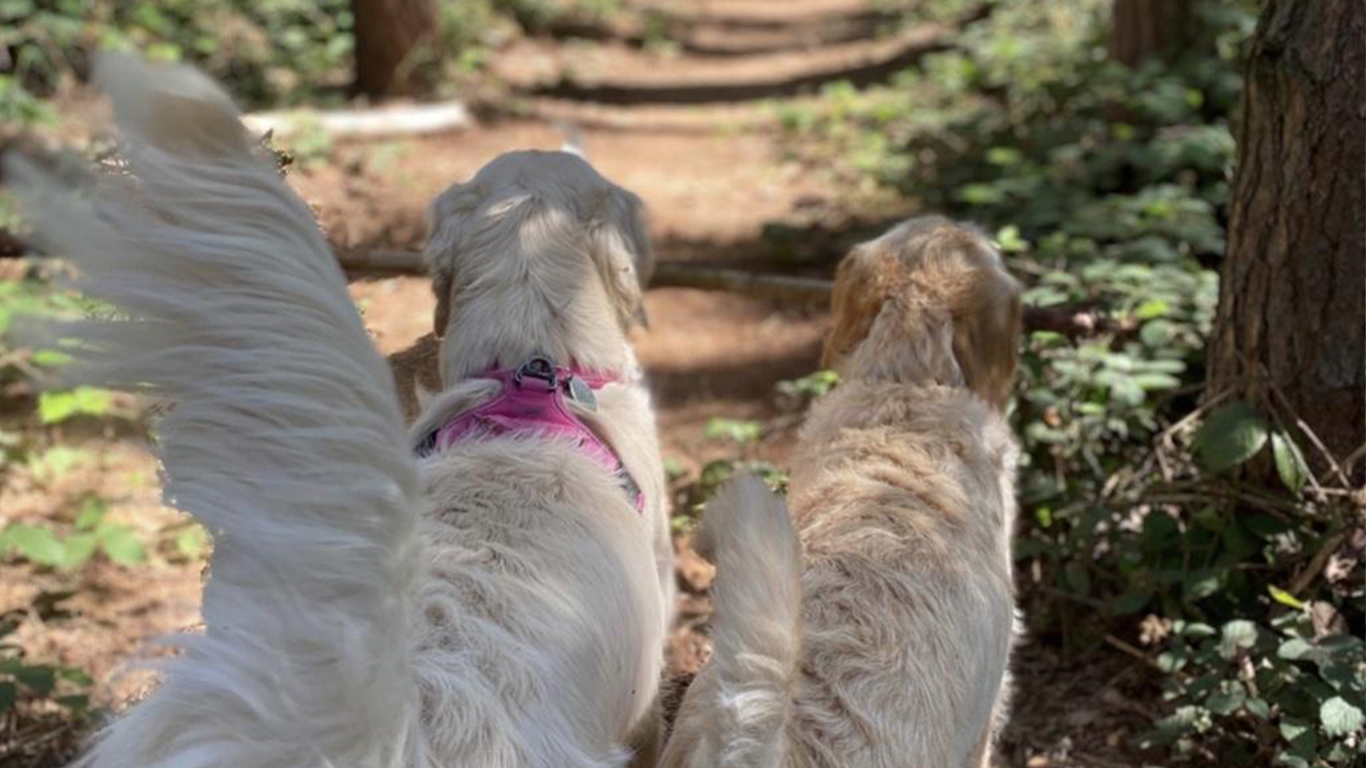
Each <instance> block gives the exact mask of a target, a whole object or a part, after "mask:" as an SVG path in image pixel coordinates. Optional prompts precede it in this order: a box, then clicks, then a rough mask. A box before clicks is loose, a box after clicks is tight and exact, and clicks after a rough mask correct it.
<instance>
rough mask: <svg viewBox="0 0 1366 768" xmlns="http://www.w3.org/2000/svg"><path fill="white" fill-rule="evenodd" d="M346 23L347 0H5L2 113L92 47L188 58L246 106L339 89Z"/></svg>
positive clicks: (57, 82) (85, 58)
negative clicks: (7, 58) (7, 65)
mask: <svg viewBox="0 0 1366 768" xmlns="http://www.w3.org/2000/svg"><path fill="white" fill-rule="evenodd" d="M351 25H352V17H351V7H350V3H349V0H155V1H153V0H133V1H132V2H116V1H115V0H3V2H0V48H8V49H9V50H10V51H11V52H12V57H13V62H14V63H13V68H12V70H11V72H10V73H8V74H7V75H6V77H8V78H12V79H10V80H9V81H8V85H6V84H4V83H0V115H3V114H6V113H8V112H13V111H14V110H23V109H28V107H26V106H25V105H26V104H31V101H32V95H33V94H37V95H40V96H45V95H48V94H51V93H53V92H54V91H56V90H58V89H60V88H61V87H62V86H64V85H66V84H67V83H68V82H70V81H71V80H72V79H73V78H74V77H77V76H81V75H84V74H85V72H86V70H87V69H88V67H89V57H90V53H91V52H92V51H94V50H96V49H98V48H113V49H138V50H141V51H144V52H146V53H147V54H148V55H150V56H153V57H156V58H161V59H168V60H186V61H192V62H194V63H195V64H197V65H198V66H200V67H202V68H204V69H205V71H207V72H208V73H209V74H210V75H212V76H213V77H215V78H217V79H219V80H222V81H225V82H227V83H229V84H230V87H231V90H232V92H233V94H234V95H235V96H236V97H237V98H239V99H241V100H242V101H243V102H244V103H245V104H247V105H261V104H274V103H278V102H284V103H297V102H299V101H301V100H304V99H309V100H314V99H319V98H323V99H327V98H338V97H340V96H341V95H342V93H343V89H344V88H345V86H346V85H347V84H348V83H349V81H350V78H351V74H350V73H351V51H352V47H353V38H352V36H351ZM16 84H17V85H18V86H20V88H19V90H17V91H14V90H11V89H13V88H14V86H15V85H16Z"/></svg>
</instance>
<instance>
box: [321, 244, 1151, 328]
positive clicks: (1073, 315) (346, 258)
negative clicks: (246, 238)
mask: <svg viewBox="0 0 1366 768" xmlns="http://www.w3.org/2000/svg"><path fill="white" fill-rule="evenodd" d="M338 260H339V261H340V262H341V265H342V268H343V269H345V270H346V271H347V272H351V273H355V274H366V275H420V274H424V273H425V271H426V269H425V267H424V265H423V263H422V254H420V253H417V252H415V251H339V255H338ZM832 286H833V283H831V282H830V281H829V280H823V279H821V278H816V277H794V276H791V275H765V274H762V273H759V272H746V271H744V270H739V269H721V268H717V267H698V266H692V265H688V264H660V265H658V266H656V267H655V273H654V276H653V277H652V278H651V280H650V288H693V289H697V290H702V291H724V292H726V293H736V294H740V295H742V296H749V297H752V298H760V299H769V300H772V301H778V302H783V303H786V304H798V305H808V306H817V305H819V306H824V305H827V304H829V303H830V291H831V288H832ZM1024 330H1025V332H1026V333H1032V332H1035V331H1049V332H1052V333H1058V334H1061V335H1063V336H1066V337H1068V338H1070V339H1076V338H1085V337H1090V336H1098V335H1100V334H1106V333H1118V334H1126V333H1132V332H1133V331H1135V330H1137V328H1136V324H1135V323H1134V321H1133V320H1132V319H1128V318H1120V319H1116V318H1112V317H1107V316H1105V315H1104V314H1102V313H1101V312H1100V311H1099V310H1098V309H1097V308H1096V307H1095V306H1094V305H1091V304H1060V305H1057V306H1052V307H1025V310H1024Z"/></svg>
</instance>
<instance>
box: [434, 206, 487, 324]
mask: <svg viewBox="0 0 1366 768" xmlns="http://www.w3.org/2000/svg"><path fill="white" fill-rule="evenodd" d="M482 195H483V193H482V191H481V190H480V189H479V187H477V186H476V185H475V184H474V183H469V184H456V185H454V186H452V187H451V188H449V189H447V190H446V191H445V192H442V193H441V194H440V195H438V196H437V198H436V199H435V200H433V201H432V204H431V206H429V207H428V208H427V245H426V248H425V249H424V251H423V260H424V261H426V263H427V271H428V273H429V274H431V276H432V292H433V293H435V294H436V312H435V316H434V317H433V323H432V325H433V331H434V332H435V333H436V336H437V338H442V337H443V336H445V335H446V329H447V327H448V326H449V325H450V322H451V301H452V294H453V293H454V291H455V277H456V271H457V270H456V266H457V260H458V256H459V254H460V249H461V247H462V245H463V243H464V239H465V232H466V230H467V229H468V227H469V217H470V216H471V215H472V214H473V213H474V212H475V211H476V210H477V209H478V207H479V201H480V199H481V197H482Z"/></svg>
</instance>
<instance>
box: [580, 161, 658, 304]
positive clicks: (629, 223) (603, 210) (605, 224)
mask: <svg viewBox="0 0 1366 768" xmlns="http://www.w3.org/2000/svg"><path fill="white" fill-rule="evenodd" d="M587 214H588V215H587V219H588V220H587V224H588V229H589V233H590V239H591V246H590V247H591V248H592V251H593V262H594V264H595V265H596V266H597V268H598V272H599V274H601V275H602V279H603V283H604V284H605V285H606V286H607V290H608V292H609V293H610V294H611V298H612V303H613V304H614V305H615V306H616V309H617V314H618V316H619V318H620V320H621V323H622V326H623V327H626V328H629V327H630V326H631V325H632V324H634V323H640V324H641V325H645V326H648V325H649V323H648V321H647V320H646V318H645V301H644V291H645V288H646V287H647V286H648V285H649V284H650V277H651V275H653V274H654V268H655V259H654V251H653V250H651V248H650V235H649V227H648V225H647V224H646V219H645V205H644V204H643V203H642V202H641V201H640V198H638V197H636V196H635V195H633V194H631V193H630V192H627V191H626V190H624V189H621V188H619V187H612V188H610V189H607V190H604V191H603V192H602V193H601V194H600V195H599V196H598V197H597V199H596V200H595V201H593V204H592V205H591V206H590V207H589V209H588V211H587Z"/></svg>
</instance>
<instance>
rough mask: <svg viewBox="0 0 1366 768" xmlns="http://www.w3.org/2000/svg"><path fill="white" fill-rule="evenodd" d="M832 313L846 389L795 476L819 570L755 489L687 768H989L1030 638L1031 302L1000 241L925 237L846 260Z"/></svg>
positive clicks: (773, 502) (918, 233) (711, 530)
mask: <svg viewBox="0 0 1366 768" xmlns="http://www.w3.org/2000/svg"><path fill="white" fill-rule="evenodd" d="M833 310H834V315H835V325H834V328H833V330H832V331H831V333H830V335H829V337H828V339H827V341H826V346H825V362H826V364H827V365H831V366H833V367H835V368H836V369H837V370H838V371H839V373H840V376H841V383H840V385H839V386H838V387H837V388H836V389H835V390H834V391H833V392H831V393H830V394H829V395H827V396H826V397H824V398H823V399H822V400H821V401H819V402H818V403H817V404H816V405H815V406H814V407H813V409H812V412H811V414H810V417H809V419H808V421H807V424H806V426H805V428H804V429H803V432H802V435H801V445H800V447H799V449H798V451H797V455H796V458H795V460H794V463H793V468H792V487H791V494H790V496H789V503H790V504H791V508H792V514H791V522H792V523H794V524H795V528H796V533H795V535H796V536H800V543H801V547H802V549H803V550H804V556H805V565H804V567H803V565H802V562H801V558H800V555H799V553H798V550H797V547H796V542H795V539H794V533H793V531H792V529H791V527H789V526H788V519H787V516H786V514H785V511H784V510H783V508H782V505H781V503H780V502H778V501H777V499H776V498H774V497H772V496H771V495H768V494H767V492H766V490H765V489H764V488H763V487H762V486H761V485H758V484H757V481H754V480H752V479H751V480H742V481H740V483H739V484H738V485H736V486H735V487H733V488H729V489H726V490H725V491H724V492H723V494H722V495H721V496H720V497H718V500H717V501H716V502H715V503H714V504H713V505H712V509H709V510H708V512H707V517H706V522H705V525H704V528H703V531H702V535H701V537H700V543H701V546H702V548H703V549H704V550H705V551H708V552H710V553H711V555H712V556H713V557H714V558H715V562H716V564H717V577H716V582H715V585H714V589H715V600H716V610H715V614H714V615H713V620H712V626H713V637H714V643H715V652H714V656H713V658H712V660H711V661H710V663H709V665H708V666H707V667H706V668H704V669H703V671H702V672H701V673H700V674H699V676H698V678H697V679H696V680H695V681H694V682H693V685H692V687H691V689H690V690H689V691H688V694H687V697H686V698H685V700H684V703H683V705H682V707H681V709H680V712H679V717H678V720H677V722H676V725H675V728H674V731H673V734H672V736H671V738H670V741H669V743H668V745H667V747H666V751H665V756H664V759H663V764H664V765H666V766H670V767H671V768H673V767H677V766H693V767H695V768H703V767H704V766H705V767H707V768H716V767H717V766H790V767H796V766H802V767H803V768H805V767H808V766H811V767H814V766H821V767H822V768H850V767H852V766H868V767H869V768H872V767H873V766H878V767H890V766H902V767H904V768H978V766H983V765H987V764H989V762H990V753H991V746H992V741H993V738H994V735H995V732H996V730H997V727H998V725H999V723H1000V721H1001V720H1002V718H1003V713H1004V711H1005V708H1006V705H1005V698H1006V687H1007V673H1006V668H1007V660H1008V657H1009V654H1010V649H1011V643H1012V639H1013V637H1014V634H1015V630H1014V626H1015V624H1014V622H1015V616H1014V610H1015V608H1014V598H1013V587H1012V579H1011V559H1010V536H1011V529H1012V525H1013V519H1014V515H1015V501H1014V491H1013V477H1014V473H1015V461H1016V447H1015V443H1014V441H1013V440H1012V438H1011V435H1010V431H1009V429H1008V427H1007V425H1006V423H1005V419H1004V418H1003V416H1004V414H1003V411H1004V409H1005V406H1006V401H1007V398H1008V396H1009V393H1010V388H1011V382H1012V379H1013V378H1014V374H1015V368H1016V361H1017V345H1018V343H1019V335H1020V302H1019V288H1018V287H1017V284H1016V282H1015V281H1014V280H1013V279H1012V278H1011V277H1010V276H1009V275H1008V274H1007V273H1006V272H1005V270H1004V268H1003V267H1002V263H1001V259H1000V256H999V255H998V254H997V253H996V251H995V250H994V249H993V248H992V247H991V245H990V244H989V243H988V242H987V241H986V240H985V239H984V238H983V237H982V236H980V235H978V234H977V233H975V232H972V231H969V230H966V229H963V228H961V227H959V226H956V225H954V224H953V223H951V222H949V221H947V220H944V219H939V218H923V219H916V220H913V221H909V222H907V223H905V224H902V225H901V226H899V227H897V228H895V229H893V230H892V231H891V232H889V233H887V234H886V235H884V236H883V237H881V238H878V239H877V240H874V241H872V242H870V243H866V244H864V245H861V246H859V247H857V248H855V249H854V250H853V252H852V253H850V254H849V255H848V256H847V257H846V258H845V260H844V262H843V263H842V264H841V265H840V268H839V274H838V276H837V278H836V283H835V291H834V298H833ZM798 584H800V588H798Z"/></svg>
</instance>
